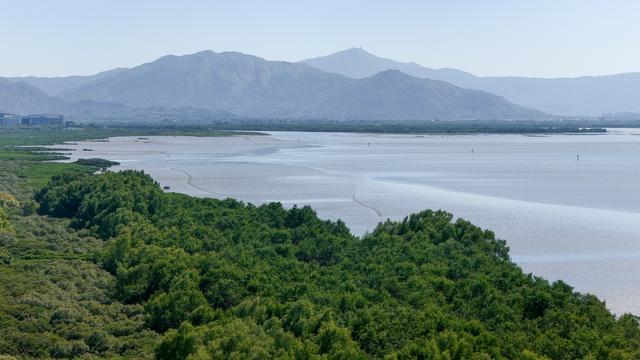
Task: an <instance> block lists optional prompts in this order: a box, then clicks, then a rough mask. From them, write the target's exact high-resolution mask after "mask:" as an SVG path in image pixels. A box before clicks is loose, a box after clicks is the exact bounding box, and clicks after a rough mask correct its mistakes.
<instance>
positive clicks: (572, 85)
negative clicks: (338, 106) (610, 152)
mask: <svg viewBox="0 0 640 360" xmlns="http://www.w3.org/2000/svg"><path fill="white" fill-rule="evenodd" d="M302 62H304V63H306V64H309V65H311V66H314V67H317V68H318V69H322V70H324V71H327V72H332V73H337V74H341V75H345V76H348V77H351V78H355V79H360V78H364V77H368V76H371V75H373V74H376V73H378V72H380V71H384V70H389V69H397V70H400V71H402V72H404V73H406V74H408V75H411V76H415V77H418V78H429V79H434V80H441V81H446V82H448V83H451V84H453V85H456V86H459V87H463V88H468V89H478V90H484V91H487V92H490V93H493V94H496V95H499V96H502V97H504V98H505V99H507V100H508V101H511V102H513V103H516V104H519V105H522V106H526V107H530V108H533V109H538V110H542V111H544V112H547V113H550V114H560V115H590V116H599V115H601V114H603V113H622V112H640V73H625V74H616V75H605V76H583V77H577V78H555V79H545V78H530V77H517V76H506V77H479V76H476V75H474V74H471V73H468V72H464V71H460V70H455V69H430V68H427V67H423V66H421V65H418V64H416V63H403V62H399V61H394V60H391V59H385V58H381V57H378V56H375V55H373V54H370V53H368V52H367V51H365V50H362V49H360V48H352V49H348V50H344V51H340V52H337V53H335V54H331V55H328V56H322V57H318V58H313V59H307V60H303V61H302Z"/></svg>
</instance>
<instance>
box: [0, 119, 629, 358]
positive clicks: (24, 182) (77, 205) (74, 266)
mask: <svg viewBox="0 0 640 360" xmlns="http://www.w3.org/2000/svg"><path fill="white" fill-rule="evenodd" d="M20 131H26V130H20ZM42 131H43V132H42V133H41V134H40V135H38V136H40V138H39V139H38V136H33V137H32V138H31V140H28V141H25V142H20V141H15V139H14V138H13V137H14V136H15V137H18V138H19V137H20V136H19V135H17V134H18V133H10V132H9V133H10V135H7V133H3V134H2V135H0V145H1V146H3V147H2V149H1V150H0V280H1V281H0V359H11V358H14V357H15V358H85V359H92V358H129V359H144V358H158V359H186V358H189V359H223V358H231V359H247V358H248V359H269V358H280V359H289V358H291V359H293V358H296V359H298V358H299V359H366V358H381V359H382V358H384V359H638V358H640V326H639V322H638V318H637V317H635V316H632V315H628V314H626V315H621V316H618V317H616V316H614V315H612V314H611V313H610V312H609V311H608V310H607V309H606V307H605V305H604V303H603V302H601V301H600V300H598V299H597V298H596V297H594V296H592V295H585V294H579V293H576V292H574V291H573V289H572V288H571V287H570V286H569V285H567V284H565V283H563V282H561V281H558V282H555V283H549V282H547V281H546V280H544V279H541V278H537V277H534V276H532V275H529V274H525V273H523V272H522V270H521V269H520V268H519V267H518V266H517V265H515V264H514V263H512V262H511V261H510V259H509V256H508V248H507V247H506V245H505V242H504V241H502V240H498V239H496V238H495V236H494V234H493V233H492V232H491V231H488V230H482V229H480V228H478V227H476V226H474V225H472V224H470V223H469V222H466V221H464V220H454V219H453V217H452V215H450V214H448V213H445V212H433V211H429V210H426V211H424V212H421V213H419V214H414V215H411V216H409V217H407V218H406V219H405V220H403V221H399V222H385V223H382V224H380V225H379V226H378V227H377V228H376V229H375V230H372V233H370V234H368V235H366V236H364V237H362V238H356V237H354V236H352V235H351V234H350V232H349V230H348V229H347V228H346V226H345V225H344V223H342V222H341V221H336V222H331V221H323V220H320V219H318V217H317V216H316V214H315V213H314V211H313V210H312V209H311V208H309V207H303V208H293V209H289V210H287V209H284V208H283V207H282V206H281V205H280V204H278V203H272V204H266V205H262V206H254V205H251V204H245V203H241V202H238V201H235V200H232V199H227V200H216V199H199V198H192V197H189V196H186V195H181V194H174V193H165V192H163V191H162V190H161V189H160V187H159V186H158V184H157V183H156V182H154V181H153V180H152V179H151V178H150V177H149V176H147V175H145V174H144V173H142V172H135V171H127V172H122V173H104V174H100V175H94V174H93V173H94V172H95V170H97V168H98V167H101V166H105V165H108V164H104V163H102V162H97V161H86V162H84V163H79V164H61V163H50V162H43V161H42V160H44V159H49V158H48V157H50V156H51V155H48V154H44V153H42V152H40V151H39V150H38V149H30V150H25V149H16V148H15V147H14V145H18V144H19V145H40V144H51V143H56V142H60V141H73V140H74V139H75V140H81V139H82V138H83V135H84V136H85V138H99V137H104V136H105V135H102V136H99V135H96V134H93V133H90V132H89V131H88V132H86V133H74V134H73V135H68V134H66V133H63V134H60V133H56V131H58V130H50V131H45V130H42ZM60 131H63V130H60ZM91 131H93V130H91ZM98 131H106V130H98ZM141 131H142V130H141ZM5 135H7V136H5ZM135 135H144V134H142V133H136V134H135ZM67 136H74V137H75V138H74V139H69V138H66V137H67ZM106 136H111V135H106ZM60 138H63V140H59V139H60Z"/></svg>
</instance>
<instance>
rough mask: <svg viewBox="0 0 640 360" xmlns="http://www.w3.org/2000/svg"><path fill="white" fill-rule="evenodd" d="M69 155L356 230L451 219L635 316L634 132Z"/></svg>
mask: <svg viewBox="0 0 640 360" xmlns="http://www.w3.org/2000/svg"><path fill="white" fill-rule="evenodd" d="M64 147H69V148H74V149H75V150H74V151H73V155H72V156H71V157H72V159H76V158H81V157H84V158H89V157H100V158H105V159H109V160H114V161H118V162H120V163H121V165H120V166H116V167H114V168H113V169H112V170H114V171H115V170H120V169H143V170H145V171H146V172H147V173H149V174H150V175H151V176H153V177H154V178H155V179H156V180H158V181H159V182H160V183H161V184H162V185H166V186H170V188H171V190H170V191H177V192H182V193H186V194H190V195H194V196H211V197H218V198H221V197H233V198H237V199H240V200H244V201H249V202H253V203H263V202H269V201H280V202H282V203H283V204H285V205H287V206H292V205H293V204H299V205H303V204H310V205H312V206H313V207H314V208H315V209H316V211H317V212H318V214H319V215H320V216H321V217H324V218H330V219H338V218H340V219H343V220H344V221H345V222H346V223H347V225H349V227H350V228H351V229H352V231H353V232H354V233H355V234H357V235H362V234H364V233H366V232H367V231H370V230H372V229H373V228H374V227H375V225H376V224H377V223H378V222H379V221H382V220H384V219H386V218H390V219H393V220H396V219H401V218H403V217H404V216H406V215H408V214H410V213H412V212H416V211H420V210H423V209H426V208H431V209H443V210H447V211H449V212H451V213H453V214H454V215H455V216H456V217H463V218H465V219H467V220H470V221H472V222H473V223H475V224H476V225H479V226H481V227H484V228H489V229H491V230H493V231H494V232H495V233H496V234H497V235H498V237H500V238H503V239H505V240H506V241H507V244H508V246H509V247H510V248H511V256H512V258H513V260H514V261H516V262H517V263H518V264H520V265H521V266H522V267H523V269H524V270H525V271H528V272H533V273H534V274H536V275H540V276H543V277H545V278H547V279H550V280H555V279H563V280H564V281H566V282H568V283H569V284H571V285H572V286H574V287H575V288H576V289H577V290H580V291H586V292H591V293H594V294H596V295H598V296H599V297H601V298H603V299H605V300H606V302H607V304H608V307H609V308H610V309H611V310H613V311H615V312H617V313H621V312H633V313H635V314H640V129H614V130H612V131H610V133H608V134H603V135H551V136H522V135H460V136H453V135H448V136H440V135H438V136H415V135H372V134H342V133H297V132H273V133H270V136H238V137H222V138H196V137H150V138H149V139H142V138H140V139H138V138H135V137H121V138H113V139H110V141H109V142H83V143H79V144H78V145H65V146H64ZM83 149H91V150H92V151H84V150H83ZM578 155H579V160H578Z"/></svg>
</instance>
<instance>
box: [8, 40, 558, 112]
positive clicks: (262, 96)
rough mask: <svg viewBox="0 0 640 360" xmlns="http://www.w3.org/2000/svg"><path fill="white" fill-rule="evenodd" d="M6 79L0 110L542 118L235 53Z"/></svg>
mask: <svg viewBox="0 0 640 360" xmlns="http://www.w3.org/2000/svg"><path fill="white" fill-rule="evenodd" d="M12 81H13V82H10V81H7V80H5V81H4V82H2V83H0V87H1V88H2V89H4V90H0V91H2V95H1V96H0V109H3V110H4V111H11V112H36V111H37V112H61V113H65V114H70V115H74V116H78V115H82V116H85V117H92V116H97V117H111V118H113V117H122V116H124V117H127V116H130V115H131V114H141V113H144V112H145V111H148V112H155V113H159V114H160V115H162V114H163V113H173V114H175V113H180V112H187V113H190V112H191V113H192V112H194V111H195V112H200V113H202V112H203V111H204V112H205V113H206V112H209V114H210V116H213V117H233V116H239V117H243V118H296V119H363V120H413V119H415V120H425V119H539V118H545V117H548V115H545V114H543V113H542V112H540V111H537V110H531V109H527V108H524V107H522V106H519V105H515V104H512V103H510V102H508V101H506V100H505V99H503V98H501V97H499V96H495V95H492V94H489V93H487V92H484V91H477V90H468V89H463V88H459V87H456V86H454V85H451V84H449V83H446V82H442V81H437V80H430V79H418V78H415V77H411V76H409V75H407V74H405V73H402V72H400V71H384V72H381V73H379V74H374V75H373V76H371V77H369V78H365V79H353V78H350V77H347V76H343V75H339V74H333V73H329V72H325V71H322V70H319V69H316V68H314V67H312V66H309V65H307V64H303V63H290V62H283V61H267V60H264V59H262V58H259V57H255V56H251V55H245V54H241V53H237V52H223V53H215V52H212V51H203V52H198V53H195V54H191V55H184V56H173V55H169V56H164V57H162V58H160V59H158V60H156V61H153V62H150V63H146V64H142V65H140V66H136V67H134V68H131V69H116V70H113V71H108V72H103V73H100V74H97V75H95V76H89V77H68V78H64V77H63V78H50V79H42V78H18V79H16V78H14V79H12ZM36 86H38V87H41V88H42V89H46V91H47V92H48V93H49V95H48V94H46V93H45V91H42V90H39V89H37V88H36ZM53 95H55V96H53Z"/></svg>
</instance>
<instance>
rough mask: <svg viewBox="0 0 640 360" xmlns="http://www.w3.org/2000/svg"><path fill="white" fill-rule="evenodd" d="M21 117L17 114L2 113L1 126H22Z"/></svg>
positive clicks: (0, 114)
mask: <svg viewBox="0 0 640 360" xmlns="http://www.w3.org/2000/svg"><path fill="white" fill-rule="evenodd" d="M20 120H21V118H20V116H18V115H16V114H8V113H0V126H3V127H11V126H18V125H20Z"/></svg>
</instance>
